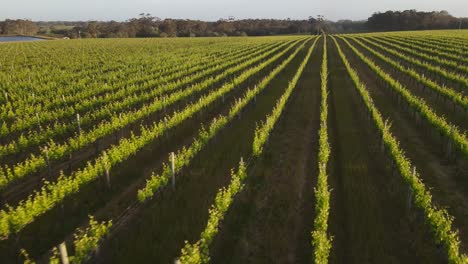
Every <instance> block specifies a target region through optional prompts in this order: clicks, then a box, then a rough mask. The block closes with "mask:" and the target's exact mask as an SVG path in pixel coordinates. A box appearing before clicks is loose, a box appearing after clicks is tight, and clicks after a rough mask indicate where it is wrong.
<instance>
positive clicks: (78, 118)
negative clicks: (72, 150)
mask: <svg viewBox="0 0 468 264" xmlns="http://www.w3.org/2000/svg"><path fill="white" fill-rule="evenodd" d="M76 124H77V125H78V134H81V126H80V114H76Z"/></svg>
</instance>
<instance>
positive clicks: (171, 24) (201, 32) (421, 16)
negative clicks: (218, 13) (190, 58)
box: [0, 10, 468, 38]
mask: <svg viewBox="0 0 468 264" xmlns="http://www.w3.org/2000/svg"><path fill="white" fill-rule="evenodd" d="M458 28H463V29H467V28H468V18H456V17H454V16H452V15H450V14H449V13H448V12H447V11H440V12H439V11H433V12H420V11H416V10H405V11H387V12H384V13H380V12H379V13H374V14H373V15H372V16H371V17H369V18H368V19H367V20H363V21H351V20H339V21H336V22H333V21H328V20H324V19H323V18H321V17H319V18H314V17H309V19H304V20H291V19H284V20H279V19H242V20H236V19H234V18H233V17H230V18H228V19H220V20H218V21H215V22H206V21H199V20H188V19H164V20H163V19H160V18H158V17H155V16H152V15H150V14H140V15H139V16H138V17H137V18H131V19H129V20H127V21H124V22H117V21H106V22H102V21H86V22H82V21H78V22H57V21H54V22H44V21H39V22H33V21H30V20H22V19H17V20H12V19H7V20H5V21H1V22H0V34H2V35H44V36H52V37H69V38H116V37H120V38H133V37H208V36H268V35H286V34H317V33H320V32H321V31H324V32H327V33H355V32H370V31H372V32H375V31H400V30H425V29H458Z"/></svg>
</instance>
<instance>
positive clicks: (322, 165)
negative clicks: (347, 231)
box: [312, 36, 332, 263]
mask: <svg viewBox="0 0 468 264" xmlns="http://www.w3.org/2000/svg"><path fill="white" fill-rule="evenodd" d="M323 43H324V48H323V59H322V70H321V72H320V77H321V95H322V99H321V103H320V130H319V152H318V169H319V173H318V178H317V187H316V188H314V192H315V199H316V203H315V220H314V231H313V232H312V246H313V247H314V261H315V263H328V256H329V255H330V249H331V247H332V238H331V237H329V235H328V215H329V211H330V190H329V188H328V183H327V178H328V175H327V164H328V159H329V156H330V152H331V150H330V144H329V142H328V131H327V120H328V103H327V99H328V89H327V78H328V60H327V38H326V36H324V39H323Z"/></svg>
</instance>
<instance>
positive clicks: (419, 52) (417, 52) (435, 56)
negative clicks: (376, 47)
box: [379, 37, 468, 74]
mask: <svg viewBox="0 0 468 264" xmlns="http://www.w3.org/2000/svg"><path fill="white" fill-rule="evenodd" d="M379 39H382V40H385V41H386V42H388V43H391V44H393V45H395V46H397V47H399V48H403V49H404V50H405V51H406V50H407V49H409V50H412V51H413V52H414V53H412V54H411V55H414V56H416V57H419V58H420V59H423V60H427V61H430V62H432V63H436V64H440V65H441V66H444V67H448V68H451V69H452V70H454V71H460V72H463V73H465V74H466V73H468V67H467V66H465V65H463V64H462V65H460V63H462V62H463V61H464V59H463V58H459V57H457V56H453V55H452V56H453V57H451V58H450V59H447V58H443V56H441V52H439V51H437V50H431V49H426V48H422V47H420V46H418V45H417V44H412V43H409V42H404V41H400V40H398V39H391V38H386V37H383V38H379Z"/></svg>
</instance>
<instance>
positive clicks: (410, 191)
mask: <svg viewBox="0 0 468 264" xmlns="http://www.w3.org/2000/svg"><path fill="white" fill-rule="evenodd" d="M412 175H413V178H414V177H416V167H415V166H413V174H412ZM412 201H413V189H412V188H411V186H408V210H411V204H412Z"/></svg>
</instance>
